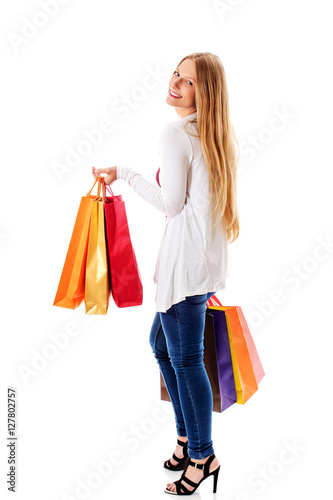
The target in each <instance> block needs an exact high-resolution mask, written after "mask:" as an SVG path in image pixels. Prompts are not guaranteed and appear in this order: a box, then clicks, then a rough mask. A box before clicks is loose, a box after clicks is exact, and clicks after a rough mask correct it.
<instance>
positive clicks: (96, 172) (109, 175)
mask: <svg viewBox="0 0 333 500" xmlns="http://www.w3.org/2000/svg"><path fill="white" fill-rule="evenodd" d="M92 174H93V176H94V177H95V179H96V178H97V177H102V176H101V175H100V174H106V176H105V177H104V176H103V177H104V182H105V184H107V185H109V184H112V183H113V182H114V181H116V180H117V167H108V168H95V167H92Z"/></svg>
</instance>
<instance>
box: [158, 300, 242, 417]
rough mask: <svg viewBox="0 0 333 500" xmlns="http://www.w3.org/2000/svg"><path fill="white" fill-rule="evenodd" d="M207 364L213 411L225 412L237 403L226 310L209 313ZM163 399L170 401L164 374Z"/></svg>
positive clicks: (206, 339)
mask: <svg viewBox="0 0 333 500" xmlns="http://www.w3.org/2000/svg"><path fill="white" fill-rule="evenodd" d="M204 364H205V368H206V371H207V375H208V378H209V382H210V386H211V388H212V394H213V411H215V412H218V413H222V412H223V411H224V410H226V409H227V408H229V406H231V405H233V404H234V403H236V400H237V396H236V388H235V381H234V373H233V368H232V361H231V353H230V344H229V337H228V329H227V323H226V318H225V313H224V311H215V310H212V309H209V310H208V309H207V310H206V320H205V331H204ZM160 390H161V399H162V400H163V401H170V397H169V394H168V391H167V388H166V386H165V382H164V379H163V377H162V374H161V373H160Z"/></svg>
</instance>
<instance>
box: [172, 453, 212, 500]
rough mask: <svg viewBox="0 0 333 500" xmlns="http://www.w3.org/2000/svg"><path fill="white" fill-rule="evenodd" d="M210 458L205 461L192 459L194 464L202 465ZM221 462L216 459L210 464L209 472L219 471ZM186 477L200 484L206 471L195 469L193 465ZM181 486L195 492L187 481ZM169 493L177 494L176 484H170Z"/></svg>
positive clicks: (187, 470)
mask: <svg viewBox="0 0 333 500" xmlns="http://www.w3.org/2000/svg"><path fill="white" fill-rule="evenodd" d="M208 458H209V457H207V458H206V459H205V460H195V459H193V458H192V459H191V460H192V462H197V463H200V464H203V463H205V462H206V461H207V460H208ZM219 465H220V464H219V461H218V459H217V458H216V457H215V458H214V460H213V461H212V463H211V464H210V467H209V472H213V471H214V470H215V469H217V468H218V467H219ZM185 476H186V477H187V478H188V479H190V480H191V481H193V482H194V483H199V482H200V480H201V479H202V478H203V476H204V471H203V469H196V468H195V467H193V466H192V465H189V466H188V468H187V469H186V474H185ZM181 484H183V485H184V486H185V488H186V489H188V490H189V491H192V490H194V487H192V486H190V485H189V484H187V483H186V482H185V481H182V482H181ZM166 489H167V490H168V491H173V492H175V493H176V485H175V483H169V484H168V485H167V488H166Z"/></svg>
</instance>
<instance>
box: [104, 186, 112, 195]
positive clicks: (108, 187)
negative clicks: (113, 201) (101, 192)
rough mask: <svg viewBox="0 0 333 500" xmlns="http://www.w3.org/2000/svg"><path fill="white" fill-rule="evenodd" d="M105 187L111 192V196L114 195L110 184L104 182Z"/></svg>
mask: <svg viewBox="0 0 333 500" xmlns="http://www.w3.org/2000/svg"><path fill="white" fill-rule="evenodd" d="M105 187H106V189H107V190H108V191H109V193H110V194H111V196H113V197H114V194H113V191H112V189H111V188H110V186H109V185H106V184H105Z"/></svg>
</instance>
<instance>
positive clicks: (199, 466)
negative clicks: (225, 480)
mask: <svg viewBox="0 0 333 500" xmlns="http://www.w3.org/2000/svg"><path fill="white" fill-rule="evenodd" d="M214 458H215V455H214V454H213V455H211V456H210V457H209V458H208V460H207V461H206V462H205V463H204V464H198V463H197V462H193V460H191V459H190V461H189V465H192V467H195V468H196V469H205V471H207V472H208V471H209V466H210V464H211V463H212V461H213V460H214Z"/></svg>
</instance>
